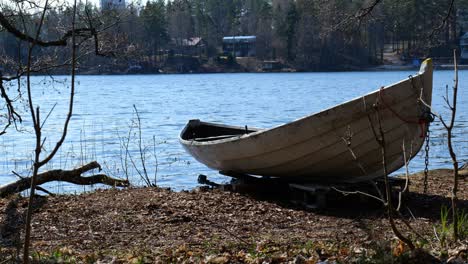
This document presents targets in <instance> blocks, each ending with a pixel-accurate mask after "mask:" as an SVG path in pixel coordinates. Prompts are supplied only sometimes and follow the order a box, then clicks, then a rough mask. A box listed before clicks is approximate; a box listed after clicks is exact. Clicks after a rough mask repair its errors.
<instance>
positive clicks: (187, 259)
mask: <svg viewBox="0 0 468 264" xmlns="http://www.w3.org/2000/svg"><path fill="white" fill-rule="evenodd" d="M450 173H451V172H450V171H449V170H435V171H431V172H430V177H429V178H430V181H429V191H428V194H423V192H422V190H423V182H422V179H423V176H422V174H421V173H419V174H415V175H412V176H411V178H410V179H411V184H410V193H409V194H408V195H406V196H405V198H404V203H403V206H402V207H401V212H402V214H403V216H404V219H405V220H407V221H408V222H409V223H410V224H411V226H412V228H414V231H416V232H417V233H418V234H419V236H418V235H416V232H414V231H411V230H409V229H408V227H406V226H405V225H404V224H403V222H402V221H401V220H398V221H397V224H398V227H399V228H400V229H401V230H402V232H403V234H405V235H406V236H408V237H410V238H411V239H412V240H413V241H414V242H415V244H417V246H419V247H421V248H423V249H425V250H424V252H425V253H423V252H422V251H414V252H412V253H408V252H407V251H406V247H404V245H403V244H402V243H401V242H399V240H398V239H397V238H396V237H395V235H394V234H393V233H392V230H391V228H390V226H389V224H388V220H387V218H386V214H385V211H384V209H383V207H382V206H381V205H379V204H378V203H376V202H370V201H366V200H363V199H361V198H359V197H358V195H348V196H346V197H343V195H342V194H337V195H339V196H338V198H337V199H336V202H334V203H333V204H330V206H329V207H327V208H325V209H314V210H311V209H306V208H305V207H303V206H300V205H296V204H294V203H291V202H290V201H289V200H288V199H286V198H284V197H272V196H266V197H258V196H255V195H252V194H245V193H244V194H240V193H234V192H228V191H221V190H217V189H214V190H212V189H207V188H199V189H196V190H193V191H190V192H173V191H170V190H166V189H160V188H134V189H132V188H130V189H123V190H117V189H109V190H97V191H94V192H91V193H84V194H80V195H59V196H55V197H51V196H48V197H38V198H37V199H36V204H35V211H34V215H33V231H32V241H33V242H32V250H33V252H35V253H34V256H33V257H34V260H35V261H38V262H48V263H54V262H61V261H62V262H70V263H94V262H98V261H100V262H101V263H110V262H112V263H288V262H289V263H318V262H319V261H321V260H322V261H327V262H323V263H376V262H377V261H381V263H389V262H390V261H393V262H394V263H398V261H400V263H411V262H412V263H431V262H435V261H437V259H439V260H443V261H445V260H447V259H449V258H450V257H452V260H453V262H452V263H468V261H467V253H466V250H467V247H468V240H467V238H466V237H465V238H464V240H462V241H460V242H457V243H449V240H447V242H446V241H445V240H444V237H443V235H444V234H443V233H442V232H438V231H436V232H435V231H434V230H439V227H440V226H441V224H440V221H441V207H442V206H444V205H445V206H448V207H450V198H449V197H450V195H449V193H450V190H451V186H452V176H451V174H450ZM467 186H468V181H467V179H466V178H464V179H462V180H460V186H459V207H460V208H465V209H466V210H468V188H467ZM340 197H341V198H340ZM26 207H27V200H26V199H24V198H21V197H18V196H14V197H10V198H8V199H0V260H2V259H3V260H4V262H3V261H0V263H8V262H14V259H15V254H17V252H19V251H20V250H19V248H20V247H21V243H20V241H22V233H23V228H24V218H25V214H24V213H25V208H26ZM465 224H466V223H465ZM435 234H438V235H435ZM428 253H430V254H428ZM418 254H419V256H416V255H418ZM454 259H455V260H454ZM457 261H458V262H457ZM435 263H436V262H435ZM439 263H440V262H439Z"/></svg>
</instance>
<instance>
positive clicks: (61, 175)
mask: <svg viewBox="0 0 468 264" xmlns="http://www.w3.org/2000/svg"><path fill="white" fill-rule="evenodd" d="M94 169H99V170H100V169H101V165H99V163H97V162H96V161H93V162H90V163H88V164H86V165H84V166H81V167H79V168H76V169H73V170H51V171H46V172H43V173H40V174H38V175H37V179H36V184H37V185H41V184H44V183H47V182H52V181H64V182H69V183H73V184H78V185H92V184H98V183H102V184H106V185H109V186H116V187H128V186H129V185H130V184H129V182H128V181H127V180H120V179H115V178H112V177H109V176H107V175H105V174H95V175H91V176H82V174H83V173H85V172H88V171H91V170H94ZM38 187H39V186H38ZM29 188H31V177H21V179H20V180H18V181H16V182H13V183H10V184H7V185H4V186H1V187H0V197H6V196H8V195H11V194H13V193H18V192H22V191H24V190H27V189H29Z"/></svg>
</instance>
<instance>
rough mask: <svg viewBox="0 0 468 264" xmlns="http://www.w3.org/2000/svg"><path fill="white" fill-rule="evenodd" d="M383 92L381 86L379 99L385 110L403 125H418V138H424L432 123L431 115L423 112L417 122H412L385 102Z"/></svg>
mask: <svg viewBox="0 0 468 264" xmlns="http://www.w3.org/2000/svg"><path fill="white" fill-rule="evenodd" d="M384 91H385V89H384V87H383V86H382V87H380V90H379V98H380V99H381V102H382V104H383V105H384V106H385V108H387V109H388V110H390V112H392V114H393V115H395V116H396V117H397V118H398V119H400V120H401V121H403V122H405V123H408V124H418V125H419V126H420V127H421V134H420V135H419V137H420V138H424V137H425V135H426V132H427V130H428V128H429V123H431V122H432V121H434V117H432V115H431V113H430V112H429V111H424V112H423V113H422V115H421V117H420V118H419V119H418V120H412V119H409V118H406V117H403V116H401V115H400V114H399V113H398V112H397V111H395V110H394V109H393V108H392V107H391V106H390V105H389V104H388V103H387V102H386V101H385V99H384V96H383V93H384Z"/></svg>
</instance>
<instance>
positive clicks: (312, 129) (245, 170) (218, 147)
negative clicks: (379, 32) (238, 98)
mask: <svg viewBox="0 0 468 264" xmlns="http://www.w3.org/2000/svg"><path fill="white" fill-rule="evenodd" d="M432 71H433V66H432V61H431V59H427V60H425V61H424V62H423V63H422V65H421V68H420V71H419V73H417V74H416V75H415V76H412V77H409V78H408V79H405V80H402V81H400V82H398V83H395V84H392V85H389V86H386V87H382V88H380V89H378V90H376V91H374V92H371V93H369V94H367V95H364V96H362V97H359V98H356V99H353V100H351V101H348V102H345V103H343V104H340V105H337V106H335V107H332V108H330V109H327V110H324V111H321V112H319V113H316V114H313V115H309V116H306V117H303V118H301V119H298V120H295V121H293V122H291V123H287V124H284V125H280V126H277V127H274V128H271V129H252V128H247V127H235V126H226V125H222V124H214V123H208V122H202V121H200V120H190V121H189V122H188V124H187V125H186V126H185V128H184V129H183V131H182V132H181V134H180V139H179V140H180V142H181V144H182V145H183V147H184V148H185V150H186V151H187V152H188V153H190V154H191V155H192V156H193V157H194V158H195V159H197V160H198V161H199V162H201V163H203V164H205V165H206V166H208V167H210V168H212V169H215V170H218V171H221V172H223V173H225V174H228V175H229V174H248V175H259V176H269V177H279V178H285V179H291V180H297V179H301V180H306V181H320V182H358V181H364V180H371V179H375V178H378V177H382V176H383V175H384V170H383V165H382V160H383V158H382V147H381V146H380V145H379V142H378V140H377V139H380V138H381V135H380V128H381V129H382V131H383V132H384V138H385V150H386V157H385V158H386V163H387V171H388V173H391V172H393V171H395V170H398V169H399V168H401V167H402V166H404V164H405V161H404V158H403V145H404V146H405V150H406V157H407V159H410V158H412V157H414V156H415V155H416V154H417V152H418V151H419V150H420V149H421V147H422V145H423V144H424V138H425V133H426V130H427V127H428V125H429V119H430V109H429V106H430V104H431V100H432ZM379 121H380V124H381V125H380V126H379Z"/></svg>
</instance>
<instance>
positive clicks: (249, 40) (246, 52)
mask: <svg viewBox="0 0 468 264" xmlns="http://www.w3.org/2000/svg"><path fill="white" fill-rule="evenodd" d="M256 42H257V37H256V36H230V37H224V38H223V53H224V54H231V55H232V56H234V57H255V55H256V48H255V46H256Z"/></svg>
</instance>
